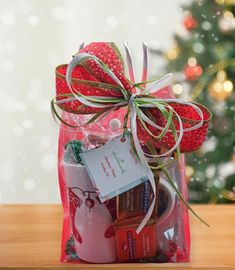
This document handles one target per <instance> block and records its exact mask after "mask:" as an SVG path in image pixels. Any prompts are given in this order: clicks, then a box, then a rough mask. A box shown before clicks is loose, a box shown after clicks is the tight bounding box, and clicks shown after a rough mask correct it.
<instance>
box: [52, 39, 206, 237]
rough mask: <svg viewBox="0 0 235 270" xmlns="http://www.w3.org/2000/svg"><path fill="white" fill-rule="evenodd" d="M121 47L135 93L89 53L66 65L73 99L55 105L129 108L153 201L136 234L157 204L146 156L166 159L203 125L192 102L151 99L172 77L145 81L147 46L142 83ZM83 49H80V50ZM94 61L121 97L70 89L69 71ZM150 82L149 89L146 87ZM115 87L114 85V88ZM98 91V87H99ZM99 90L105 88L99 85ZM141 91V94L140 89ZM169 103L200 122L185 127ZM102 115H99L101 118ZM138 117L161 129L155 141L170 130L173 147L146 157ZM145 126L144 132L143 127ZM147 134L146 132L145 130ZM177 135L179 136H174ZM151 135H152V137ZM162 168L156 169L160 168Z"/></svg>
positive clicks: (134, 138)
mask: <svg viewBox="0 0 235 270" xmlns="http://www.w3.org/2000/svg"><path fill="white" fill-rule="evenodd" d="M124 48H125V51H126V56H127V66H128V71H129V75H130V80H131V82H132V89H135V88H138V89H137V91H136V93H133V92H132V93H130V91H128V90H127V89H125V88H124V86H123V84H122V82H121V81H120V80H119V79H118V77H117V76H116V75H115V74H114V72H113V71H112V70H111V69H110V68H109V67H108V66H107V65H105V64H104V63H103V62H102V61H101V60H100V59H99V58H98V57H96V56H94V55H92V54H89V53H79V52H78V53H77V54H76V55H75V56H74V58H73V59H72V61H71V62H70V63H69V65H68V68H67V71H66V81H67V85H68V87H69V89H70V91H71V93H72V97H69V98H63V99H60V100H57V101H56V102H55V103H56V104H57V105H60V104H63V103H67V102H70V101H73V100H78V101H79V102H80V103H82V104H84V105H85V106H88V107H92V108H98V109H103V110H104V109H107V111H108V112H109V111H112V110H113V109H117V108H120V107H125V106H127V107H128V113H127V117H126V120H127V119H128V114H130V130H131V134H132V138H133V142H134V146H135V150H136V153H137V155H138V157H139V160H140V163H141V165H142V167H143V169H144V171H145V172H146V175H147V177H148V179H149V181H150V184H151V186H152V190H153V195H154V198H153V201H152V203H151V206H150V207H149V210H148V212H147V213H146V215H145V217H144V218H143V220H142V222H141V224H140V225H139V226H138V228H137V230H136V232H137V233H139V232H140V231H141V230H142V229H143V227H144V226H145V225H146V223H147V222H148V220H149V219H150V217H151V215H152V212H153V210H154V206H155V201H156V186H155V181H154V175H153V173H152V171H151V170H150V168H149V164H148V162H147V160H146V157H148V158H159V157H164V156H168V155H169V154H171V153H172V152H173V151H174V150H177V151H178V152H179V145H180V142H181V140H182V137H183V134H184V132H189V131H193V130H196V129H199V128H200V127H202V125H203V112H202V110H201V109H200V108H199V107H198V106H197V105H196V104H194V103H191V102H188V101H185V100H183V99H162V98H156V97H154V96H152V94H153V93H155V92H157V91H159V90H160V89H162V88H163V86H165V85H166V83H167V82H168V81H169V80H170V78H171V77H172V74H171V73H169V74H167V75H165V76H163V77H161V78H157V79H153V80H148V81H147V64H148V58H147V56H148V53H147V46H146V45H145V44H143V72H142V82H140V83H135V78H134V71H133V66H132V59H131V54H130V51H129V48H128V45H127V44H126V43H124ZM80 49H82V46H81V47H80ZM90 60H92V61H94V62H95V63H96V64H97V65H98V66H99V67H100V68H101V69H102V71H103V72H104V73H106V74H107V75H108V76H109V77H110V78H112V80H113V81H114V82H115V83H116V84H117V86H118V88H119V90H120V91H121V93H122V97H107V96H87V95H84V94H82V93H80V92H78V90H76V89H75V88H74V87H73V83H72V71H73V69H74V68H75V67H76V66H77V65H83V66H86V62H87V61H90ZM149 83H151V85H150V86H148V84H149ZM96 87H98V88H99V85H98V84H96ZM115 87H116V86H115ZM100 88H101V87H100ZM102 88H104V86H103V85H102ZM139 89H140V90H141V91H140V90H139ZM170 102H174V103H178V104H184V105H189V106H192V107H193V108H194V109H195V110H196V112H197V113H198V115H199V117H200V119H201V120H200V121H199V122H198V123H196V124H195V125H194V126H191V127H189V128H184V127H183V124H182V120H181V118H180V116H179V114H178V113H177V112H176V111H175V110H174V109H173V108H172V107H171V106H170V105H169V103H170ZM141 108H157V109H159V110H160V111H161V112H162V113H163V115H164V117H165V118H166V126H165V127H161V126H159V125H157V124H156V123H154V122H153V121H152V120H151V119H150V118H149V117H148V116H147V115H145V114H144V113H143V112H142V110H141ZM102 114H103V113H101V116H102ZM173 114H174V115H175V116H176V117H177V119H178V123H179V129H178V130H176V129H175V127H174V125H172V116H173ZM97 116H100V115H99V113H97V114H96V115H95V117H94V119H96V118H97ZM137 117H138V119H139V120H140V121H141V123H142V124H144V123H147V124H148V125H150V126H152V127H154V128H156V129H157V130H160V134H159V135H158V136H157V137H158V138H161V137H162V136H163V135H164V134H165V133H166V132H167V131H169V130H170V127H171V130H170V131H171V132H172V133H173V134H174V139H175V144H174V146H173V147H172V148H171V149H169V150H168V151H166V152H165V153H163V154H149V153H145V152H144V151H143V149H142V147H141V144H140V141H139V139H138V135H137ZM144 127H145V128H146V129H147V127H146V125H144ZM147 131H148V132H149V130H147ZM177 133H178V134H179V135H177ZM151 135H153V134H151ZM160 167H161V166H159V168H160Z"/></svg>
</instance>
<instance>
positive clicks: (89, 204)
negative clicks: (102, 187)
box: [85, 193, 95, 209]
mask: <svg viewBox="0 0 235 270" xmlns="http://www.w3.org/2000/svg"><path fill="white" fill-rule="evenodd" d="M85 205H86V207H88V208H89V209H91V208H93V207H94V205H95V201H94V200H93V199H92V198H91V195H90V193H89V194H88V197H87V198H86V199H85Z"/></svg>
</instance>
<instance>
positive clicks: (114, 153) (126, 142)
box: [80, 133, 150, 202]
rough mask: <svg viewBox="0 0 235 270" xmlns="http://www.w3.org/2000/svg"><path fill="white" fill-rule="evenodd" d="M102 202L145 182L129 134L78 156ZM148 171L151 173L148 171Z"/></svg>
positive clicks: (144, 175)
mask: <svg viewBox="0 0 235 270" xmlns="http://www.w3.org/2000/svg"><path fill="white" fill-rule="evenodd" d="M80 156H81V158H82V160H83V162H84V165H85V167H86V169H87V172H88V174H89V176H90V178H91V181H92V182H93V185H94V186H95V187H96V188H97V189H98V190H99V198H100V200H101V201H102V202H104V201H105V200H107V199H111V198H113V197H115V196H117V195H118V194H121V193H123V192H125V191H127V190H129V189H131V188H133V187H135V186H137V185H139V184H141V183H143V182H144V181H146V180H148V178H147V173H146V171H145V170H144V168H143V167H142V165H141V163H140V162H139V160H138V159H137V158H136V155H135V153H134V152H133V149H132V147H131V142H130V134H129V133H127V134H125V137H123V135H121V136H117V137H115V138H114V139H112V140H110V141H108V142H107V143H106V144H105V145H102V146H100V147H99V148H95V149H91V150H88V151H86V152H84V153H82V154H80ZM149 170H150V169H149Z"/></svg>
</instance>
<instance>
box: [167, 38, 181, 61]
mask: <svg viewBox="0 0 235 270" xmlns="http://www.w3.org/2000/svg"><path fill="white" fill-rule="evenodd" d="M179 54H180V48H179V46H178V43H177V42H176V43H175V44H174V47H172V48H171V49H170V50H169V51H168V52H166V55H165V56H166V58H167V60H169V61H172V60H175V59H176V58H177V57H178V56H179Z"/></svg>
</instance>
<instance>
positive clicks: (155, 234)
mask: <svg viewBox="0 0 235 270" xmlns="http://www.w3.org/2000/svg"><path fill="white" fill-rule="evenodd" d="M124 115H125V110H124V109H121V110H117V111H114V112H113V113H112V114H109V115H108V116H106V117H105V118H103V119H102V120H101V121H98V122H96V123H95V124H93V125H90V126H84V125H83V124H84V123H85V122H86V121H87V119H88V118H89V116H82V115H77V116H75V115H73V114H70V113H67V112H63V115H62V117H63V119H64V120H65V121H67V122H69V123H71V124H74V123H76V124H78V123H79V124H80V127H78V128H69V127H68V126H65V125H63V124H61V126H60V133H59V151H58V153H59V156H58V174H59V184H60V191H61V199H62V204H63V208H64V222H63V231H62V242H61V261H62V262H65V261H66V262H91V263H111V262H112V263H115V262H125V261H127V262H187V261H189V253H190V232H189V217H188V209H187V208H186V206H185V205H184V204H183V203H182V201H181V200H180V198H178V196H177V194H176V193H175V191H174V190H173V188H172V187H171V185H170V184H169V183H168V182H167V179H165V177H164V174H163V173H162V172H160V173H159V174H158V176H156V179H157V182H158V186H157V187H158V200H157V205H156V218H154V217H153V218H151V220H150V221H149V222H148V224H147V225H146V226H145V228H144V229H143V232H141V233H140V234H139V235H137V234H136V233H135V230H136V226H138V222H139V220H141V213H142V214H144V212H145V211H146V209H147V207H148V205H149V201H150V199H151V188H150V186H149V185H148V182H146V183H144V184H142V186H141V187H136V188H134V189H131V190H129V191H127V193H126V194H121V195H119V196H118V198H116V197H115V198H113V199H111V200H109V201H107V202H105V203H101V202H100V201H99V198H98V196H97V190H95V189H94V187H93V186H92V184H91V181H90V179H89V176H88V174H87V172H86V169H85V167H84V166H83V165H82V163H81V161H79V160H78V159H79V147H80V148H84V149H89V148H92V147H97V146H99V145H101V144H104V143H105V142H106V141H107V140H109V139H111V138H113V137H114V136H116V135H118V134H120V133H122V129H121V126H122V123H123V118H124ZM80 142H81V143H80ZM80 150H82V149H80ZM169 159H172V158H171V157H169ZM168 170H169V172H170V174H171V176H172V178H173V179H174V181H175V184H176V185H177V187H178V189H179V191H180V192H181V193H182V194H183V195H184V197H185V198H186V199H187V185H186V179H185V162H184V156H183V155H182V156H181V162H180V163H179V162H178V161H174V162H173V163H172V164H171V166H169V168H168ZM125 196H126V198H127V202H126V203H127V204H126V207H125V203H124V208H125V209H126V213H124V216H123V213H121V208H120V198H122V199H121V201H122V202H123V201H124V200H125ZM138 198H139V199H138ZM134 202H136V205H137V206H136V205H135V206H133V205H134ZM138 202H139V204H138ZM128 205H129V206H130V205H132V207H130V209H129V210H130V211H129V214H128ZM138 207H139V208H138ZM137 208H138V209H137ZM131 211H133V212H131ZM141 211H142V212H141ZM125 214H127V216H126V217H128V215H129V218H130V219H125ZM130 215H132V216H130ZM123 217H124V218H123ZM117 224H118V225H117Z"/></svg>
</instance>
